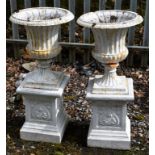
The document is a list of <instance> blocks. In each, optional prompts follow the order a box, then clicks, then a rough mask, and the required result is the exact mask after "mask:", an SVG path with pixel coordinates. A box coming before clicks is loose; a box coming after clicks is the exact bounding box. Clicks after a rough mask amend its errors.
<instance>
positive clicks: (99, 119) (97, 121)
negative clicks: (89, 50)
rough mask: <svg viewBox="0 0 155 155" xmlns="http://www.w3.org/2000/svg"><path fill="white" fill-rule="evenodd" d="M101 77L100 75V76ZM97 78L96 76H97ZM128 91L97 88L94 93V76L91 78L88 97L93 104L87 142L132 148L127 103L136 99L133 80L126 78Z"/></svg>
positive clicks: (102, 146)
mask: <svg viewBox="0 0 155 155" xmlns="http://www.w3.org/2000/svg"><path fill="white" fill-rule="evenodd" d="M99 77H100V76H99ZM95 78H96V77H95ZM126 81H127V83H126V88H127V89H126V91H125V92H121V91H120V93H118V91H117V93H115V92H116V91H115V90H114V92H112V90H110V92H109V91H107V92H106V91H103V92H101V90H100V89H99V92H98V93H97V89H96V90H95V93H93V92H94V91H93V86H94V78H90V79H89V83H88V88H87V96H86V98H87V99H88V100H90V101H91V104H92V119H91V122H90V127H89V133H88V137H87V144H88V146H91V147H101V148H111V149H124V150H126V149H130V120H129V119H128V117H127V104H128V103H130V102H132V101H133V100H134V93H133V81H132V79H130V78H127V79H126Z"/></svg>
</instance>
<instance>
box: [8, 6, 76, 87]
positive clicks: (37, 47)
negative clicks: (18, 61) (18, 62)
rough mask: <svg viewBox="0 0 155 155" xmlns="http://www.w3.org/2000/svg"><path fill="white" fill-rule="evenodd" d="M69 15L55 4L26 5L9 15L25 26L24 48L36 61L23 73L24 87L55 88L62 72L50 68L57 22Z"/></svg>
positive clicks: (68, 18)
mask: <svg viewBox="0 0 155 155" xmlns="http://www.w3.org/2000/svg"><path fill="white" fill-rule="evenodd" d="M73 18H74V15H73V14H72V13H71V12H70V11H68V10H66V9H62V8H56V7H36V8H27V9H23V10H19V11H18V12H15V13H13V14H12V15H11V17H10V20H11V21H12V22H13V23H15V24H19V25H24V26H25V29H26V34H27V39H28V45H27V47H26V49H27V51H28V52H29V54H30V55H31V57H32V58H34V59H36V60H37V62H38V68H37V69H36V70H34V71H33V72H31V73H29V74H27V76H26V77H25V80H24V83H23V84H24V87H33V88H38V89H58V88H59V86H60V84H61V82H62V79H63V76H64V74H63V73H62V72H54V71H51V70H50V63H51V61H52V58H54V57H56V56H57V55H58V54H59V53H60V51H61V46H60V45H59V43H58V34H59V28H60V25H61V24H64V23H67V22H69V21H71V20H72V19H73Z"/></svg>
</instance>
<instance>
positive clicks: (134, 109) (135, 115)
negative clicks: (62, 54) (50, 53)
mask: <svg viewBox="0 0 155 155" xmlns="http://www.w3.org/2000/svg"><path fill="white" fill-rule="evenodd" d="M27 61H28V60H23V59H18V60H15V59H13V58H7V66H6V69H7V77H6V80H7V82H6V87H7V101H6V108H7V154H8V155H18V154H19V155H20V154H22V155H23V154H24V155H81V154H83V155H87V154H88V155H147V154H148V143H149V140H148V129H149V126H148V123H149V122H148V119H149V94H148V91H149V88H148V87H149V86H148V84H149V70H148V69H147V68H145V69H142V68H128V67H124V66H123V65H120V67H119V68H118V71H117V72H118V74H119V75H126V76H127V77H131V78H133V81H134V94H135V101H134V103H133V104H129V105H128V116H129V118H130V120H131V132H132V134H131V142H132V146H131V150H130V151H119V150H118V151H117V150H105V149H99V148H90V147H87V145H86V139H87V133H88V128H89V123H90V122H89V121H90V118H91V105H90V104H89V102H88V101H87V100H86V99H85V96H86V87H87V82H88V78H89V76H94V75H96V74H103V70H102V68H103V67H102V66H101V64H98V63H97V62H95V61H92V62H91V63H90V64H87V65H85V66H81V65H80V64H78V63H76V64H74V65H70V64H67V65H63V64H62V63H61V64H59V63H54V64H53V65H52V70H57V71H64V72H65V73H68V74H70V76H71V79H70V82H69V83H68V85H67V87H66V89H65V93H64V107H65V110H66V112H67V114H68V116H69V117H70V123H69V124H68V126H67V129H66V132H65V134H64V137H63V140H62V144H53V143H43V142H32V141H24V140H21V139H20V137H19V130H20V128H21V126H22V124H23V123H24V119H25V117H24V105H23V103H22V99H21V96H20V95H18V94H16V92H15V89H16V86H15V82H16V81H17V80H18V78H19V75H20V73H25V72H27V71H26V70H25V69H24V68H23V67H22V64H23V63H25V62H27ZM32 68H33V66H32Z"/></svg>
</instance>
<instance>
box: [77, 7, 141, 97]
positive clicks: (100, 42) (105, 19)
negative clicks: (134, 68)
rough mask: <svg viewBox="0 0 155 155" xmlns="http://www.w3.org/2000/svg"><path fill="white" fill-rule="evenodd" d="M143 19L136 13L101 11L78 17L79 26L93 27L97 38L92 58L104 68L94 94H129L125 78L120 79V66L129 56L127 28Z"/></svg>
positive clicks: (97, 78) (94, 88)
mask: <svg viewBox="0 0 155 155" xmlns="http://www.w3.org/2000/svg"><path fill="white" fill-rule="evenodd" d="M142 21H143V18H142V17H141V16H140V15H138V14H137V13H135V12H131V11H121V10H104V11H103V10H101V11H96V12H89V13H86V14H84V15H82V16H80V17H79V19H78V20H77V23H78V24H79V25H81V26H84V27H87V28H91V30H92V32H93V35H94V39H95V50H94V51H93V52H92V56H93V57H94V58H95V59H96V60H97V61H99V62H101V63H103V64H104V66H105V74H104V76H100V77H99V76H97V77H96V78H95V81H94V86H93V90H92V92H93V93H105V92H106V93H113V94H118V93H119V92H121V93H127V87H126V85H127V80H126V78H125V76H117V74H116V68H117V66H118V63H119V62H120V61H122V60H124V59H125V58H126V57H127V55H128V49H127V47H126V45H125V39H126V34H127V31H128V28H129V27H131V26H135V25H137V24H140V23H141V22H142Z"/></svg>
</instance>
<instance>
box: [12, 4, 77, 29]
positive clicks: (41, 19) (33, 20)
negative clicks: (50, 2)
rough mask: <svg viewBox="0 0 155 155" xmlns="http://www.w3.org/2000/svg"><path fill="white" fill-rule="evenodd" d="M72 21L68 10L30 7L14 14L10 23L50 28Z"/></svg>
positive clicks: (72, 17)
mask: <svg viewBox="0 0 155 155" xmlns="http://www.w3.org/2000/svg"><path fill="white" fill-rule="evenodd" d="M73 19H74V15H73V13H72V12H70V11H69V10H66V9H63V8H58V7H32V8H26V9H22V10H19V11H18V12H14V13H13V14H12V15H11V16H10V21H11V22H13V23H15V24H19V25H25V26H52V25H60V24H64V23H67V22H69V21H71V20H73Z"/></svg>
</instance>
